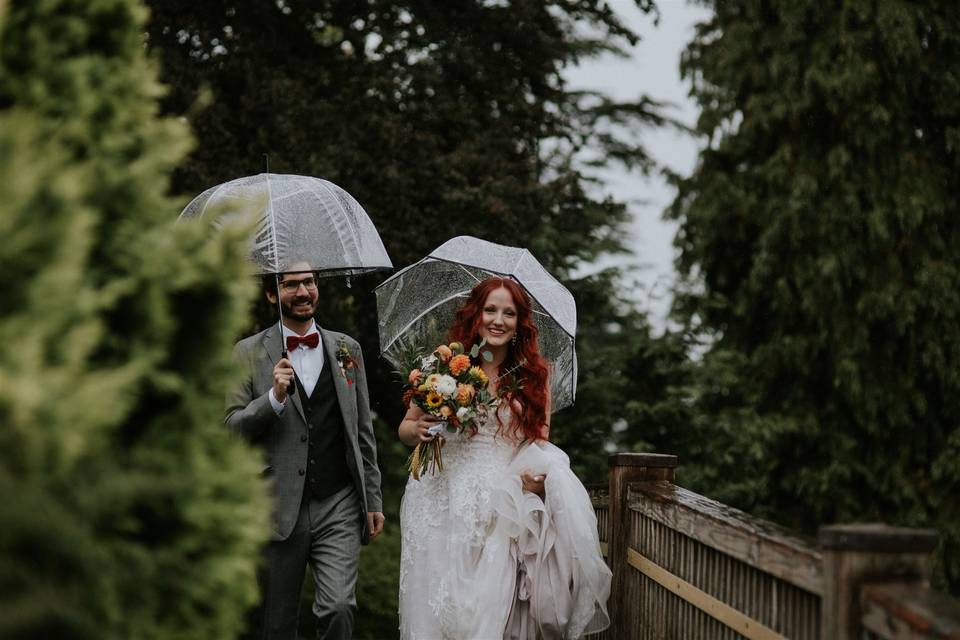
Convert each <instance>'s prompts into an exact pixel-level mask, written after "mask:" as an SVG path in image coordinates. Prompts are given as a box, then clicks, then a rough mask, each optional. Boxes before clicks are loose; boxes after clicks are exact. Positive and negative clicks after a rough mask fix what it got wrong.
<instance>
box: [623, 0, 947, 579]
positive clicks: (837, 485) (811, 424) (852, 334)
mask: <svg viewBox="0 0 960 640" xmlns="http://www.w3.org/2000/svg"><path fill="white" fill-rule="evenodd" d="M705 4H707V5H708V6H710V7H711V8H712V9H713V10H714V16H713V17H712V19H711V20H709V21H708V22H707V23H705V24H701V25H700V26H699V28H698V31H697V35H696V38H695V39H694V41H693V42H692V43H691V44H690V45H689V47H688V49H687V51H686V53H685V55H684V61H683V70H684V73H685V75H686V77H687V78H688V79H690V80H692V82H693V96H694V98H695V99H696V100H697V102H698V103H699V105H700V108H701V110H702V111H701V115H700V118H699V122H698V124H697V131H698V132H699V134H700V135H701V136H702V139H703V141H704V144H705V148H704V149H703V151H702V152H701V154H700V160H699V164H698V166H697V169H696V171H695V172H694V174H693V175H692V176H691V177H689V178H686V179H679V178H678V179H677V184H678V186H679V189H680V191H679V195H678V196H677V198H676V200H675V202H674V204H673V207H672V211H671V215H672V216H673V217H674V218H675V219H676V220H677V221H678V222H679V223H680V231H679V235H678V237H677V246H678V247H679V249H680V251H681V255H680V259H679V267H680V269H681V273H682V275H683V277H684V285H683V287H682V290H681V292H680V295H679V296H678V298H677V300H676V306H675V310H676V311H677V314H678V317H679V318H680V320H681V321H682V322H683V323H684V325H685V333H684V335H685V336H688V337H684V338H683V339H684V340H689V341H691V344H692V343H693V341H692V340H691V338H690V337H689V336H696V339H697V342H698V343H699V345H700V346H699V354H701V355H702V359H700V360H699V361H698V363H697V364H696V366H694V367H693V370H691V371H689V376H688V377H685V378H684V377H683V376H681V378H683V379H682V380H681V382H687V383H691V386H689V387H687V388H686V390H684V389H683V388H682V385H681V386H677V387H675V390H676V391H677V396H676V397H677V399H678V401H681V404H683V403H686V404H690V405H692V407H693V408H692V409H691V415H690V416H688V417H687V418H685V419H690V425H691V429H692V434H691V435H692V437H695V438H697V439H698V440H699V441H700V442H701V443H702V444H701V445H700V447H701V448H700V449H692V450H690V453H689V454H688V455H689V457H688V458H687V460H686V461H685V463H684V466H685V467H687V466H689V467H690V471H691V477H692V479H693V480H694V481H695V485H696V486H697V487H698V488H700V489H701V490H703V491H706V492H707V493H710V494H711V495H713V496H716V497H718V498H719V499H721V500H724V501H727V502H730V503H732V504H735V505H736V506H739V507H741V508H743V509H746V510H747V511H750V512H752V513H756V514H765V515H768V516H772V517H773V518H775V519H776V520H778V521H780V522H783V523H785V524H788V525H794V526H800V527H803V528H806V529H810V530H812V529H814V528H815V527H816V526H817V525H820V524H825V523H834V522H844V521H852V520H859V521H874V520H882V521H886V522H889V523H893V524H901V525H914V526H932V527H937V528H938V529H939V531H940V533H941V539H942V544H941V549H940V553H939V556H938V558H939V562H938V569H937V571H938V579H939V580H940V581H941V583H943V584H946V585H949V586H950V587H951V588H952V589H953V590H954V591H955V592H957V591H960V506H958V505H960V503H958V501H957V499H956V496H957V495H958V493H957V492H958V488H960V457H958V455H957V454H958V445H960V422H958V421H960V258H958V254H957V252H956V250H955V248H956V247H957V246H958V241H960V226H958V225H960V211H958V204H957V203H958V201H957V198H956V194H957V192H958V188H960V172H958V168H960V146H958V141H960V126H958V123H960V117H958V116H960V75H958V69H960V12H958V11H957V10H956V6H955V4H954V3H951V2H946V1H932V0H925V1H922V2H913V1H910V2H907V1H905V0H904V1H901V0H880V1H878V2H859V1H849V2H836V3H823V2H814V1H812V0H806V1H801V2H787V1H786V0H765V1H763V2H758V1H754V0H736V1H733V2H706V3H705ZM646 436H647V434H645V433H641V434H640V435H639V436H638V437H646Z"/></svg>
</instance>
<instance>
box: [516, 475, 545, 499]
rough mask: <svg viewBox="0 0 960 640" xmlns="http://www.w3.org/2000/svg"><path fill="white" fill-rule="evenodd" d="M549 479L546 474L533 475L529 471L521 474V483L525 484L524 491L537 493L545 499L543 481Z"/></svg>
mask: <svg viewBox="0 0 960 640" xmlns="http://www.w3.org/2000/svg"><path fill="white" fill-rule="evenodd" d="M546 479H547V476H546V474H540V475H536V476H535V475H533V474H532V473H530V472H529V471H524V472H523V473H521V474H520V482H521V483H523V490H524V491H529V492H530V493H535V494H537V495H538V496H540V499H543V496H544V490H543V481H544V480H546Z"/></svg>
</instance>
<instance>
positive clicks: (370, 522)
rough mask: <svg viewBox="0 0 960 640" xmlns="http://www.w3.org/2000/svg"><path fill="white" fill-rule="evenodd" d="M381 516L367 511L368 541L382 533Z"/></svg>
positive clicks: (375, 512)
mask: <svg viewBox="0 0 960 640" xmlns="http://www.w3.org/2000/svg"><path fill="white" fill-rule="evenodd" d="M383 521H384V517H383V514H382V513H380V512H379V511H367V531H369V532H370V539H371V540H373V539H374V538H376V537H377V536H378V535H380V532H381V531H383Z"/></svg>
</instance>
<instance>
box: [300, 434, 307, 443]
mask: <svg viewBox="0 0 960 640" xmlns="http://www.w3.org/2000/svg"><path fill="white" fill-rule="evenodd" d="M306 441H307V434H303V435H302V436H300V442H306Z"/></svg>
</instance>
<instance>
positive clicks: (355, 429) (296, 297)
mask: <svg viewBox="0 0 960 640" xmlns="http://www.w3.org/2000/svg"><path fill="white" fill-rule="evenodd" d="M292 270H297V271H298V272H297V273H286V274H284V275H282V276H281V277H280V287H279V293H280V300H279V302H280V308H281V310H282V311H283V337H282V340H283V343H282V345H281V336H280V328H279V327H278V326H277V325H275V324H274V325H272V326H271V327H270V328H268V329H266V330H265V331H261V332H260V333H258V334H256V335H254V336H250V337H249V338H246V339H244V340H241V341H240V342H238V343H237V346H236V348H235V349H234V355H235V356H236V358H237V361H238V363H239V364H240V365H241V366H242V367H243V371H244V376H243V380H242V382H241V383H240V384H238V386H237V387H236V388H235V389H234V390H233V391H232V392H231V393H230V394H229V395H228V397H227V410H226V420H225V421H226V424H227V427H228V428H229V429H230V430H231V431H233V432H235V433H238V434H240V435H241V436H243V437H244V438H245V439H246V440H248V441H249V442H251V443H253V444H255V445H258V446H260V447H262V448H263V451H264V454H265V463H266V466H265V467H264V469H263V472H262V473H263V475H264V476H265V477H267V478H269V480H270V483H271V486H272V493H273V537H272V539H271V541H270V542H269V543H268V545H267V547H266V549H265V550H264V567H263V569H262V572H261V575H260V590H261V599H262V604H261V607H262V631H261V634H260V636H259V637H261V638H264V639H268V638H269V639H271V640H295V638H296V637H297V617H298V613H299V605H300V588H301V585H302V583H303V574H304V571H305V569H306V567H307V566H308V565H309V567H310V569H311V570H312V572H313V578H314V582H315V585H316V596H315V598H314V602H313V613H314V615H315V616H316V617H317V620H318V627H317V637H318V638H330V639H333V638H342V639H344V640H346V639H347V638H350V637H351V636H352V633H353V617H354V612H355V611H356V604H357V603H356V597H355V594H354V591H355V587H356V583H357V565H358V562H359V556H360V545H361V544H367V543H368V542H369V540H370V539H371V538H374V537H376V536H377V535H378V534H379V533H380V532H381V531H382V530H383V513H382V511H383V508H382V504H381V497H380V471H379V469H378V468H377V451H376V440H375V438H374V435H373V424H372V421H371V417H370V401H369V396H368V395H367V374H366V370H365V369H364V366H363V355H362V354H361V353H360V346H359V345H358V344H357V343H356V342H355V341H354V340H353V339H352V338H350V337H348V336H346V335H344V334H342V333H337V332H334V331H327V330H326V329H321V328H319V327H317V325H316V324H315V323H314V320H313V315H314V313H315V312H316V310H317V304H318V297H319V296H318V292H317V282H316V276H315V274H314V273H312V272H311V271H310V266H309V265H308V264H306V263H302V262H301V263H297V264H295V265H294V266H293V267H292ZM263 289H264V293H265V294H266V297H267V300H269V301H270V303H271V304H272V305H274V306H276V305H277V283H276V280H275V278H274V276H268V277H265V278H264V282H263ZM284 348H285V349H286V351H287V352H288V353H289V357H286V358H282V357H281V350H282V349H284ZM292 383H295V384H292ZM294 386H295V389H294Z"/></svg>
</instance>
